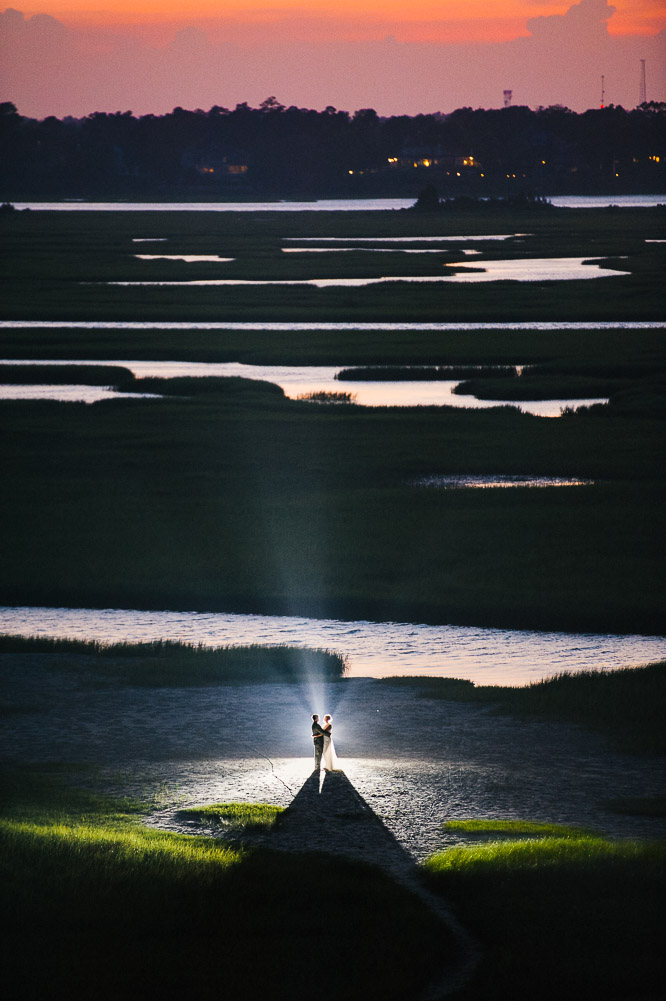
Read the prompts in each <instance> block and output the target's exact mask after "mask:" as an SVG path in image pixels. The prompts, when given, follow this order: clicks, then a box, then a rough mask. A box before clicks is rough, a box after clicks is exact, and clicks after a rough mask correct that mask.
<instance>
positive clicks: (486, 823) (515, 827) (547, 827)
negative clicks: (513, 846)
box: [442, 820, 592, 838]
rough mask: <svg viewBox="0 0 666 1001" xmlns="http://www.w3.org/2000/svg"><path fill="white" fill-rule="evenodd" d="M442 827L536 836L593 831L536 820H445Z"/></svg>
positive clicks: (570, 835) (468, 832) (463, 831)
mask: <svg viewBox="0 0 666 1001" xmlns="http://www.w3.org/2000/svg"><path fill="white" fill-rule="evenodd" d="M442 829H443V830H445V831H452V832H456V833H459V834H466V835H471V836H474V835H500V836H501V837H512V836H516V835H527V836H530V837H534V836H535V835H536V836H538V837H555V838H580V837H581V836H583V835H589V834H591V833H592V832H591V831H589V830H588V829H587V828H584V827H570V826H566V825H564V824H551V823H541V822H539V821H535V820H445V821H444V823H443V824H442Z"/></svg>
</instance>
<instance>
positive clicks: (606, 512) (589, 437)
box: [0, 384, 666, 633]
mask: <svg viewBox="0 0 666 1001" xmlns="http://www.w3.org/2000/svg"><path fill="white" fill-rule="evenodd" d="M245 385H246V384H245ZM0 413H1V415H2V420H3V421H4V422H6V423H7V425H9V426H11V429H12V434H11V435H7V436H5V437H4V438H3V439H2V441H1V443H0V463H1V464H2V468H3V471H4V473H5V480H4V484H3V492H2V498H1V500H0V505H1V507H2V516H3V523H4V525H5V539H4V546H5V549H4V553H3V560H2V561H1V562H0V601H2V602H3V603H5V604H12V605H21V604H34V605H59V606H72V607H77V606H84V607H85V606H88V607H123V608H172V609H173V608H175V609H185V610H187V609H196V610H199V611H214V610H220V611H238V612H262V613H276V614H287V615H290V614H304V615H315V616H318V617H323V618H345V619H347V618H370V619H378V620H386V619H396V618H397V619H399V620H400V621H421V622H435V623H436V622H440V623H446V622H453V623H456V624H461V625H488V626H491V625H492V626H500V627H514V628H541V629H562V630H566V631H592V632H647V633H659V632H660V631H661V629H662V628H663V615H662V612H663V594H662V581H663V575H662V574H661V566H662V556H661V550H662V547H663V539H664V538H665V537H666V533H664V531H663V528H664V525H663V516H664V503H663V500H664V495H663V479H662V471H661V468H660V467H659V466H658V465H657V464H656V463H655V455H656V454H657V453H658V451H659V450H660V449H661V448H663V444H664V424H663V422H662V421H658V420H656V419H652V418H645V417H641V418H635V419H634V418H630V417H612V416H607V417H606V418H605V419H599V420H596V419H591V418H590V419H585V418H580V419H579V418H577V417H572V418H565V419H563V420H544V419H540V418H535V417H531V416H530V415H528V414H521V413H519V412H518V411H516V410H513V409H512V408H501V409H499V408H498V409H489V410H483V411H467V410H465V409H460V410H457V409H453V408H439V407H414V408H409V407H407V408H389V407H386V408H383V407H380V408H365V407H358V406H330V407H329V406H325V405H323V406H313V405H311V404H308V403H306V402H304V401H295V400H287V399H285V398H284V397H283V396H282V394H281V393H280V392H279V391H277V392H275V393H272V392H270V391H264V390H259V389H256V390H255V388H254V387H253V389H252V393H251V394H250V393H246V391H245V388H241V389H239V391H238V392H234V391H232V392H228V393H222V394H217V393H204V394H202V395H200V396H196V397H181V396H170V397H164V398H162V399H158V400H141V399H136V400H134V399H121V400H111V401H107V402H106V403H102V404H94V405H92V406H86V405H84V404H81V405H78V404H68V405H67V406H65V405H63V404H60V403H56V402H48V401H40V402H38V403H32V402H27V401H2V402H0ZM433 474H482V475H491V474H502V475H525V474H530V475H532V476H540V475H541V476H564V477H574V478H577V479H590V480H594V481H596V483H595V486H593V487H591V488H589V489H587V488H586V490H585V491H580V490H578V491H576V490H556V489H553V490H549V489H541V490H531V491H530V490H512V491H507V490H505V491H501V490H495V491H491V490H488V491H464V490H463V491H460V490H458V491H452V490H451V491H446V490H441V491H439V490H434V489H430V488H426V487H417V486H413V485H412V484H413V483H414V481H416V480H419V479H421V478H422V477H424V476H426V475H433ZM481 495H483V496H481ZM629 512H630V516H629ZM101 525H103V526H104V530H103V531H100V526H101ZM102 567H103V568H104V572H103V573H100V568H102Z"/></svg>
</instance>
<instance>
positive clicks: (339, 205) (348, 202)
mask: <svg viewBox="0 0 666 1001" xmlns="http://www.w3.org/2000/svg"><path fill="white" fill-rule="evenodd" d="M546 199H547V201H549V202H550V203H551V204H552V205H555V206H557V207H558V208H584V209H587V208H607V207H609V206H611V205H614V206H617V207H618V208H649V207H653V206H655V205H662V204H664V202H666V196H665V195H663V194H657V195H589V196H585V195H547V196H546ZM414 201H415V199H414V198H322V199H320V200H318V201H310V202H279V201H275V202H88V201H84V200H83V199H80V200H79V201H62V202H58V201H55V202H14V207H15V208H17V209H33V210H35V211H41V212H375V211H376V212H382V211H387V210H388V211H390V210H397V209H409V208H411V207H412V206H413V205H414Z"/></svg>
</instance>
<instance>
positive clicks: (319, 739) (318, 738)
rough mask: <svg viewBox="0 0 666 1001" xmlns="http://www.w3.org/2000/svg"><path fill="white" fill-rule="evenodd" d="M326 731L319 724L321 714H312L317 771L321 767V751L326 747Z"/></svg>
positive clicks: (315, 766) (315, 768) (315, 767)
mask: <svg viewBox="0 0 666 1001" xmlns="http://www.w3.org/2000/svg"><path fill="white" fill-rule="evenodd" d="M324 733H325V731H324V730H322V728H321V727H320V726H319V716H318V715H317V713H313V714H312V739H313V741H314V770H315V771H316V772H318V771H319V769H320V768H321V752H322V751H323V749H324Z"/></svg>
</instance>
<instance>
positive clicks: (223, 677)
mask: <svg viewBox="0 0 666 1001" xmlns="http://www.w3.org/2000/svg"><path fill="white" fill-rule="evenodd" d="M0 653H11V654H40V655H42V662H43V663H46V664H48V659H47V660H46V661H44V656H45V655H46V657H47V658H48V656H49V655H51V656H55V657H56V658H57V659H55V660H54V661H53V663H52V666H53V667H54V668H55V669H57V670H64V671H70V672H74V673H77V674H79V676H81V677H82V678H83V679H84V680H85V679H88V680H94V681H95V682H100V681H105V680H106V681H108V682H111V681H113V682H120V683H121V684H127V685H141V686H145V687H149V688H152V687H161V686H175V687H180V686H183V685H215V684H227V683H233V682H244V683H253V682H255V683H258V682H273V681H283V682H285V681H286V682H289V681H301V680H303V679H304V678H306V677H307V678H315V677H316V678H318V679H320V680H327V681H334V680H337V679H339V678H341V677H342V676H343V675H344V673H345V670H346V661H345V658H344V657H342V656H340V655H339V654H337V653H334V652H332V651H330V650H317V649H309V648H307V649H301V648H299V647H290V646H287V645H278V646H267V647H266V646H260V645H258V644H253V645H249V646H217V647H208V646H204V645H203V644H201V643H199V644H196V645H195V644H190V643H184V642H181V641H177V640H155V641H153V642H146V643H126V642H125V643H100V642H98V641H96V640H77V639H66V638H64V639H51V638H47V637H38V636H14V635H0Z"/></svg>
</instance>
